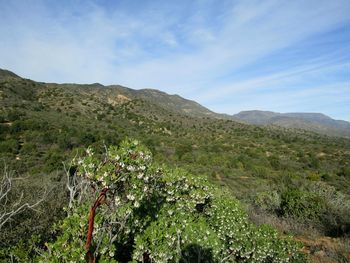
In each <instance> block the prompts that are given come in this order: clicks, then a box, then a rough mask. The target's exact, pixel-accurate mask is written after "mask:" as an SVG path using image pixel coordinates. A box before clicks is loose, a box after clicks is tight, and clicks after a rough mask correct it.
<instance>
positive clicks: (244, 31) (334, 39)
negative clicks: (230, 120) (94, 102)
mask: <svg viewBox="0 0 350 263" xmlns="http://www.w3.org/2000/svg"><path fill="white" fill-rule="evenodd" d="M101 3H103V4H101ZM349 13H350V2H349V1H346V0H334V1H314V0H309V1H277V0H267V1H258V0H252V1H245V0H239V1H235V2H232V1H219V2H218V1H180V2H176V3H175V2H168V1H142V2H140V1H116V2H109V1H106V2H103V1H74V2H70V1H69V2H68V1H67V2H64V4H62V2H60V3H59V4H58V3H56V2H55V1H32V2H30V3H29V2H25V1H2V0H0V17H2V21H6V22H4V23H1V24H0V34H1V36H2V37H1V39H0V67H3V68H8V69H10V70H13V71H15V72H16V73H18V74H20V75H23V76H25V77H30V78H33V79H36V80H41V81H51V82H53V81H54V82H85V83H86V82H101V83H104V84H115V83H118V84H123V85H126V86H129V87H132V88H146V87H148V88H157V89H161V90H163V91H166V92H170V93H177V94H180V95H183V96H185V97H188V98H191V99H195V100H199V102H201V103H203V104H204V105H205V106H208V107H209V108H211V109H213V110H217V111H224V112H227V113H234V112H236V111H239V110H244V109H248V108H249V109H252V108H258V107H259V108H263V109H272V110H279V111H289V110H291V111H306V110H313V111H324V110H327V112H325V113H328V114H331V115H333V116H335V117H338V118H345V119H349V120H350V106H347V105H350V100H349V98H348V96H347V95H348V94H349V93H350V90H349V89H348V88H347V87H348V86H347V84H348V83H349V78H350V77H349V76H350V74H349V66H348V63H349V62H350V56H349V55H347V54H349V53H350V52H349V49H350V27H349V24H350V17H349V15H348V14H349ZM330 87H332V90H338V91H339V92H338V93H337V95H334V96H333V95H332V96H328V98H329V99H332V101H333V102H334V103H333V106H332V105H331V104H332V103H331V101H329V103H328V104H329V105H330V106H329V107H326V108H325V107H322V104H321V101H323V100H322V98H323V97H322V96H323V94H327V92H328V90H329V89H330ZM303 91H305V92H304V93H303ZM308 92H311V93H308ZM283 94H285V95H283ZM286 94H288V97H289V98H290V99H289V101H288V103H280V102H281V101H283V100H281V98H283V96H284V97H285V96H286ZM293 94H294V95H293ZM307 94H310V95H307ZM337 96H339V97H341V101H339V100H340V99H339V98H337ZM321 97H322V98H321ZM313 98H314V99H313ZM317 99H319V101H317ZM243 100H245V101H243ZM300 101H304V102H305V103H306V102H307V105H303V104H302V103H300ZM347 102H348V103H347ZM324 103H325V102H324ZM337 103H338V104H339V105H342V106H341V107H342V108H341V110H339V107H338V106H337Z"/></svg>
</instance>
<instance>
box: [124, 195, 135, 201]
mask: <svg viewBox="0 0 350 263" xmlns="http://www.w3.org/2000/svg"><path fill="white" fill-rule="evenodd" d="M126 198H128V199H129V200H131V201H133V200H135V196H133V195H131V194H129V195H127V196H126Z"/></svg>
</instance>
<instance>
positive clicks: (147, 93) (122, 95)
mask: <svg viewBox="0 0 350 263" xmlns="http://www.w3.org/2000/svg"><path fill="white" fill-rule="evenodd" d="M9 79H15V80H17V81H20V80H28V81H32V80H29V79H24V78H21V77H20V76H18V75H16V74H15V73H13V72H11V71H9V70H5V69H0V80H3V81H6V80H9ZM32 82H33V85H35V84H34V83H39V84H43V85H44V86H47V87H48V86H50V87H52V86H54V87H67V88H69V89H70V92H73V91H75V92H81V93H84V94H86V95H87V93H89V92H92V93H93V94H95V96H97V93H98V96H99V97H100V99H101V100H102V101H103V100H105V101H107V102H108V103H109V104H112V105H115V104H119V103H125V102H126V101H129V100H133V99H134V100H135V99H140V100H144V101H148V102H150V103H152V104H156V105H159V106H161V107H163V108H164V109H166V110H167V111H172V112H175V113H178V114H184V115H188V116H191V117H196V118H215V119H224V120H232V121H238V122H244V123H247V124H252V125H274V126H280V127H284V128H291V129H302V130H307V131H313V132H317V133H320V134H325V135H332V136H344V137H350V122H347V121H344V120H335V119H332V118H331V117H329V116H327V115H325V114H323V113H308V112H291V113H278V112H273V111H260V110H247V111H241V112H239V113H237V114H234V115H228V114H222V113H216V112H213V111H211V110H210V109H208V108H206V107H204V106H203V105H201V104H199V103H198V102H196V101H194V100H189V99H186V98H183V97H181V96H179V95H177V94H168V93H166V92H164V91H160V90H157V89H150V88H145V89H140V90H135V89H131V88H128V87H124V86H121V85H102V84H100V83H92V84H76V83H64V84H56V83H45V82H35V81H32ZM38 88H39V89H40V88H42V87H38ZM23 92H24V94H25V95H24V97H28V94H27V92H26V91H23Z"/></svg>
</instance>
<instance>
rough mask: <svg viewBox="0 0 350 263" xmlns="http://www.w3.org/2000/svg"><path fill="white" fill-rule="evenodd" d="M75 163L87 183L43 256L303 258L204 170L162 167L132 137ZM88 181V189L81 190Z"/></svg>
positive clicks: (291, 243)
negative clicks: (89, 235)
mask: <svg viewBox="0 0 350 263" xmlns="http://www.w3.org/2000/svg"><path fill="white" fill-rule="evenodd" d="M74 165H75V166H76V169H74V170H76V175H77V176H80V178H82V181H81V182H82V183H81V184H80V185H83V186H84V187H82V188H81V191H80V192H77V194H76V195H73V196H75V197H76V198H75V199H74V200H73V202H72V204H73V205H72V207H71V208H69V209H68V210H67V211H68V217H67V218H66V219H64V220H63V221H62V223H61V224H60V225H59V226H58V230H59V233H61V234H60V235H59V236H58V237H57V240H56V241H55V242H53V243H50V244H48V245H47V246H48V251H47V252H45V253H44V257H43V258H40V259H38V260H41V261H42V262H47V261H55V260H56V259H57V258H59V259H60V262H70V261H74V262H78V261H84V260H87V258H88V257H90V260H91V257H94V258H96V259H98V260H99V262H126V261H132V262H183V261H184V260H185V259H186V260H187V261H188V260H189V259H190V260H193V261H195V262H197V261H200V260H201V259H204V257H205V258H206V259H207V260H209V261H208V262H219V261H221V262H305V260H306V259H305V257H304V256H303V254H301V253H300V252H299V249H300V247H299V246H298V245H297V244H296V243H295V242H294V241H292V239H291V238H289V237H284V238H282V237H278V234H277V232H276V231H275V230H274V229H272V228H271V227H268V226H261V227H257V226H254V225H253V224H251V223H250V222H249V221H248V218H247V215H246V214H245V212H244V210H243V209H242V207H241V206H240V204H239V203H238V201H237V200H235V199H233V198H232V197H231V196H230V194H228V193H227V192H225V191H223V190H219V189H217V188H215V187H214V186H213V185H211V184H210V183H208V182H207V180H206V179H204V178H202V177H201V176H193V175H191V174H189V173H187V172H185V171H183V170H169V169H167V168H166V167H162V168H159V166H157V165H156V164H154V163H153V162H152V160H151V154H150V152H149V151H148V150H147V149H146V148H144V147H143V146H141V145H139V143H138V142H137V141H130V140H127V141H124V142H122V143H121V146H120V147H115V146H111V147H109V148H108V150H107V152H106V153H105V154H104V155H99V154H95V153H94V151H93V150H92V149H91V148H88V150H87V155H86V156H85V157H83V158H78V159H76V160H74ZM87 185H91V186H92V189H93V191H89V190H86V189H87V188H86V187H85V186H87ZM84 189H85V190H84ZM79 196H80V197H83V198H80V197H79ZM101 197H104V199H105V202H104V203H103V202H101V203H99V204H101V205H100V206H99V208H98V210H97V214H96V218H95V220H94V229H95V230H94V233H93V241H92V246H91V247H90V246H87V247H85V248H86V249H89V251H88V253H87V254H85V251H84V243H85V240H86V232H87V225H86V223H87V221H88V208H89V205H90V203H91V202H92V201H93V200H102V199H100V198H101ZM97 198H98V199H97ZM79 200H81V201H79ZM95 204H96V202H95ZM90 215H91V214H90ZM90 219H91V216H90ZM90 222H91V221H90ZM86 244H88V242H86ZM191 262H192V261H191Z"/></svg>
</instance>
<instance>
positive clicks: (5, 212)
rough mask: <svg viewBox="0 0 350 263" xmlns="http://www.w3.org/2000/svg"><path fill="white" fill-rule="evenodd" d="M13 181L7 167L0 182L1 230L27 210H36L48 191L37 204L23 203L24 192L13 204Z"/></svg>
mask: <svg viewBox="0 0 350 263" xmlns="http://www.w3.org/2000/svg"><path fill="white" fill-rule="evenodd" d="M13 180H14V178H13V177H12V174H11V173H10V172H8V170H7V167H6V165H5V168H4V171H3V175H2V179H1V181H0V184H1V185H0V229H1V228H2V227H3V226H4V225H5V224H6V223H7V222H8V221H9V220H10V219H11V218H13V217H14V216H16V215H18V214H20V213H22V212H23V211H24V210H26V209H31V210H35V207H37V206H38V205H39V204H40V203H41V202H42V201H44V199H45V197H46V191H45V193H44V195H43V196H42V198H41V199H39V200H38V201H37V202H35V203H29V202H23V197H24V193H23V192H22V193H21V195H20V196H19V197H17V199H16V200H14V201H13V202H12V203H11V204H10V202H9V194H10V192H11V190H12V189H13Z"/></svg>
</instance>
